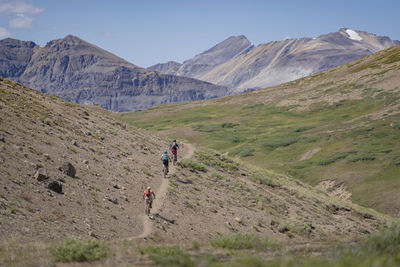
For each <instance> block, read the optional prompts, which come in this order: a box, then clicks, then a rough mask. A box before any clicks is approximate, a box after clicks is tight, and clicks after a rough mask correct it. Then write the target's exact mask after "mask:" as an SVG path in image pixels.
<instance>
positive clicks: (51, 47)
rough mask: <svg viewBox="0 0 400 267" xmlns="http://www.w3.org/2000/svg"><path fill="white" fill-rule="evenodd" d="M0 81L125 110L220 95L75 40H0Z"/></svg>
mask: <svg viewBox="0 0 400 267" xmlns="http://www.w3.org/2000/svg"><path fill="white" fill-rule="evenodd" d="M0 63H1V65H0V76H3V77H9V78H12V79H14V80H17V81H19V82H21V83H23V84H26V85H27V86H30V87H32V88H34V89H36V90H39V91H42V92H46V93H49V94H52V95H56V96H59V97H62V98H63V99H65V100H68V101H72V102H76V103H80V104H97V105H100V106H101V107H104V108H107V109H111V110H115V111H128V110H136V109H143V108H147V107H151V106H153V105H158V104H163V103H169V102H175V101H187V100H199V99H208V98H215V97H219V96H223V95H225V94H226V93H227V89H226V88H225V87H222V86H215V85H213V84H210V83H207V82H203V81H198V80H195V79H192V78H185V77H176V76H173V75H165V74H161V73H158V72H155V71H151V70H148V69H144V68H140V67H137V66H135V65H133V64H131V63H129V62H126V61H125V60H123V59H121V58H119V57H117V56H115V55H113V54H111V53H109V52H107V51H105V50H102V49H100V48H99V47H96V46H94V45H92V44H89V43H87V42H85V41H83V40H81V39H79V38H77V37H74V36H71V35H69V36H67V37H65V38H64V39H59V40H54V41H51V42H49V43H48V44H47V45H46V46H45V47H39V46H36V45H35V44H34V43H33V42H23V41H18V40H13V39H5V40H2V41H0Z"/></svg>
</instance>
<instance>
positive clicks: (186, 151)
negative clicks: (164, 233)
mask: <svg viewBox="0 0 400 267" xmlns="http://www.w3.org/2000/svg"><path fill="white" fill-rule="evenodd" d="M182 144H183V143H182ZM193 153H194V146H193V145H191V144H188V143H184V145H183V146H182V148H181V149H180V154H181V159H182V158H191V157H192V156H193ZM178 159H179V158H178ZM175 172H176V166H174V165H173V164H171V165H170V169H169V173H168V176H169V177H170V176H171V175H172V174H174V173H175ZM160 177H163V176H162V175H161V174H160ZM168 183H169V179H168V177H167V178H162V182H161V185H160V187H159V188H157V189H156V191H155V192H156V198H155V201H154V203H153V208H152V209H151V215H150V216H153V215H154V214H157V213H158V211H159V210H160V208H161V205H162V204H163V203H164V198H165V196H166V194H167V190H168ZM141 220H142V222H143V232H142V233H141V234H140V235H138V236H134V237H132V238H130V239H138V238H145V237H147V236H148V235H149V234H151V232H152V230H153V227H152V222H151V218H150V217H149V216H146V215H145V214H143V215H141Z"/></svg>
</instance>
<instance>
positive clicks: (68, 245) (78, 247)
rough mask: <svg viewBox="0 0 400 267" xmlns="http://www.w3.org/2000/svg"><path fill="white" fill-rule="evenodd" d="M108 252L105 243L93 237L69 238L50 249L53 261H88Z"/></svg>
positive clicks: (99, 257)
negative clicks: (85, 238) (86, 238)
mask: <svg viewBox="0 0 400 267" xmlns="http://www.w3.org/2000/svg"><path fill="white" fill-rule="evenodd" d="M108 253H109V251H108V246H107V245H106V243H105V242H104V241H100V240H95V239H88V240H82V239H76V238H71V239H68V240H66V241H65V242H64V243H62V244H61V245H59V246H57V247H56V248H55V249H53V250H52V256H53V260H54V261H55V262H74V261H76V262H85V261H87V262H90V261H95V260H98V259H101V258H104V257H107V255H108Z"/></svg>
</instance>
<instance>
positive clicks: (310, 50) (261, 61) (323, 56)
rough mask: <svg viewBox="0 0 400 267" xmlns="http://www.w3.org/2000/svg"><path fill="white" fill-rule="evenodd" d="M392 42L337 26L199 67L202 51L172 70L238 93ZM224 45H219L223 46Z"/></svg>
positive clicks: (313, 69) (335, 62)
mask: <svg viewBox="0 0 400 267" xmlns="http://www.w3.org/2000/svg"><path fill="white" fill-rule="evenodd" d="M228 40H229V39H228ZM246 40H247V39H246ZM225 42H226V41H224V42H222V43H221V44H223V43H225ZM236 42H239V41H237V40H234V41H233V42H228V45H232V46H234V45H236ZM396 44H399V41H392V40H391V39H390V38H388V37H379V36H375V35H373V34H369V33H367V32H363V31H355V30H351V29H340V30H339V31H338V32H334V33H329V34H326V35H321V36H319V37H317V38H300V39H286V40H283V41H278V42H269V43H266V44H260V45H259V46H257V47H255V48H253V49H249V50H248V51H244V52H243V53H237V54H235V55H234V56H232V58H230V59H228V58H227V60H225V61H219V62H216V64H214V65H212V67H208V68H205V69H204V70H203V64H204V63H203V61H206V59H207V56H208V53H207V52H204V53H203V54H200V55H198V56H196V57H195V58H193V59H191V60H188V61H185V62H184V63H183V65H182V66H181V67H180V68H179V69H178V71H176V73H177V74H178V75H183V76H188V77H195V78H197V79H200V80H204V81H208V82H211V83H215V84H219V85H223V86H228V87H229V88H232V90H231V91H230V93H240V92H243V91H246V90H248V89H254V88H263V87H267V86H271V85H276V84H280V83H284V82H287V81H291V80H295V79H297V78H301V77H305V76H307V75H310V74H312V73H315V72H318V71H321V70H325V69H328V68H332V67H335V66H338V65H342V64H344V63H347V62H349V61H352V60H354V59H357V58H360V57H363V56H366V55H369V54H372V53H375V52H377V51H379V50H382V49H385V48H389V47H391V46H394V45H396ZM218 46H219V45H217V46H216V47H218ZM228 47H229V46H223V49H228ZM220 53H222V51H220ZM203 59H204V60H203ZM158 69H159V70H160V71H163V68H161V66H158ZM197 69H201V70H202V71H201V72H199V71H197ZM182 70H186V71H182ZM191 70H194V71H191ZM168 73H173V72H172V71H169V72H168Z"/></svg>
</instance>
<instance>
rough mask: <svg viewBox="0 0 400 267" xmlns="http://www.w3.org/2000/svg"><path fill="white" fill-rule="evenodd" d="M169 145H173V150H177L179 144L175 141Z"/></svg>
mask: <svg viewBox="0 0 400 267" xmlns="http://www.w3.org/2000/svg"><path fill="white" fill-rule="evenodd" d="M169 146H170V147H171V149H172V150H176V146H177V144H176V142H173V143H171V144H170V145H169Z"/></svg>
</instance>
